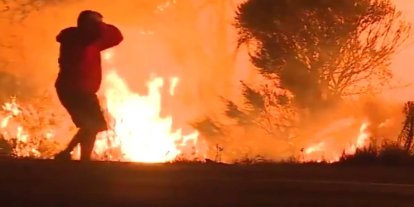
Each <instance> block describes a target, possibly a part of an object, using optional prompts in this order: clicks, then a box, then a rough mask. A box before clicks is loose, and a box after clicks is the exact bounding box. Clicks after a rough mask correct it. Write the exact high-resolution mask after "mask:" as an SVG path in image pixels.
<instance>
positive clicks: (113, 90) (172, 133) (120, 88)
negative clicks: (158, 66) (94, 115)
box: [95, 51, 203, 163]
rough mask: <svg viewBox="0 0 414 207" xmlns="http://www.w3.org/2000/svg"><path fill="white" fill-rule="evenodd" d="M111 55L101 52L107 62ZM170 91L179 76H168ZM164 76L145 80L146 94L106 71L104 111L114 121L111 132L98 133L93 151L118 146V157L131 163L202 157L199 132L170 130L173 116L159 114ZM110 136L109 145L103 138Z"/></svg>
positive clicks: (99, 151)
mask: <svg viewBox="0 0 414 207" xmlns="http://www.w3.org/2000/svg"><path fill="white" fill-rule="evenodd" d="M112 57H113V55H112V54H111V52H110V51H109V52H107V53H106V54H104V59H105V60H106V61H107V62H108V63H109V62H110V61H111V60H112ZM170 82H171V84H170V86H169V94H170V95H171V96H173V95H174V91H175V88H176V86H177V84H178V83H179V78H178V77H173V78H171V81H170ZM163 87H164V79H163V78H161V77H155V78H153V79H152V80H150V81H149V82H148V83H147V88H148V94H147V95H140V94H138V93H134V92H133V91H131V89H130V88H129V87H128V85H127V84H126V82H125V81H124V80H123V79H122V78H121V77H120V76H119V75H118V74H117V73H116V71H114V70H113V71H111V72H109V73H107V75H106V78H105V80H104V82H103V91H104V96H105V100H106V107H107V112H108V114H109V116H110V118H111V120H112V122H113V129H112V132H106V133H104V134H103V135H101V137H100V139H98V141H97V143H96V150H95V152H96V153H97V154H98V156H99V154H102V152H104V151H105V150H106V149H110V148H119V149H120V151H121V153H122V158H121V160H125V161H134V162H146V163H157V162H168V161H173V160H175V159H177V158H178V157H179V156H184V157H186V158H188V157H189V156H191V157H194V156H196V157H203V155H202V153H201V152H200V151H199V150H200V149H201V148H203V147H201V145H202V144H201V142H200V140H199V138H198V132H197V131H194V132H192V133H190V134H188V135H184V134H183V133H182V130H181V129H177V130H173V127H172V126H173V118H172V117H171V116H167V117H161V116H160V113H161V110H162V104H161V99H162V96H161V89H162V88H163ZM111 136H113V137H114V138H113V139H112V146H108V144H107V142H105V141H102V140H104V139H109V137H111Z"/></svg>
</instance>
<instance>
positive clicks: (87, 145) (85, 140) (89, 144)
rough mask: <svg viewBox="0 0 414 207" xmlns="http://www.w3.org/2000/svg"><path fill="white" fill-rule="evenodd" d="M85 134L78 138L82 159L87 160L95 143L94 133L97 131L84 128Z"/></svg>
mask: <svg viewBox="0 0 414 207" xmlns="http://www.w3.org/2000/svg"><path fill="white" fill-rule="evenodd" d="M84 131H85V136H83V137H82V139H81V140H80V146H81V156H80V159H81V160H82V161H88V160H90V159H91V154H92V151H93V148H94V145H95V140H96V135H97V134H98V131H96V130H84Z"/></svg>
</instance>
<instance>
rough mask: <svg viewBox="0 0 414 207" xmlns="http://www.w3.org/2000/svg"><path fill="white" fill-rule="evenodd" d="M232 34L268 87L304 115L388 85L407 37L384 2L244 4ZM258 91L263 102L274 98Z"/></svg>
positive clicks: (392, 8)
mask: <svg viewBox="0 0 414 207" xmlns="http://www.w3.org/2000/svg"><path fill="white" fill-rule="evenodd" d="M236 27H237V29H238V32H239V44H240V45H242V44H245V45H247V46H248V47H249V48H250V57H251V61H252V63H253V64H254V65H255V66H256V67H257V68H258V70H259V72H260V73H261V74H262V75H263V76H264V77H266V79H267V80H269V81H270V82H271V83H273V85H272V86H271V87H278V88H281V89H286V90H288V91H289V92H290V93H292V95H293V101H294V103H295V104H297V105H299V106H301V107H305V108H310V109H316V108H320V107H324V106H326V105H327V104H328V105H329V104H330V103H332V102H336V101H337V100H340V98H342V97H344V96H347V95H352V94H361V93H366V92H370V91H372V90H376V89H380V86H383V85H386V83H387V82H388V80H390V78H391V77H392V74H391V71H390V69H389V65H390V61H391V55H393V53H394V52H395V51H396V49H397V48H398V47H399V46H400V45H401V44H402V43H403V42H404V40H406V39H407V37H408V31H409V29H410V26H409V24H408V23H407V22H405V21H404V20H403V19H402V18H401V13H400V12H398V11H397V10H396V8H395V6H394V5H393V4H392V3H391V1H390V0H374V1H372V0H362V1H361V0H339V1H323V0H317V1H307V0H299V1H296V0H295V1H292V0H283V1H266V0H249V1H246V2H245V3H243V4H241V5H240V6H239V8H238V11H237V17H236ZM264 90H265V89H263V87H261V88H259V89H258V91H260V92H261V94H262V95H263V96H264V97H263V98H268V97H269V96H273V93H270V94H269V93H265V92H264Z"/></svg>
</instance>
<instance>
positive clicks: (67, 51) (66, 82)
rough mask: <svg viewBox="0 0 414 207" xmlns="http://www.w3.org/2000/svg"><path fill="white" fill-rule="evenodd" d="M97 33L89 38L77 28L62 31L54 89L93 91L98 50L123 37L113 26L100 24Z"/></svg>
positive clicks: (97, 82) (96, 82) (99, 73)
mask: <svg viewBox="0 0 414 207" xmlns="http://www.w3.org/2000/svg"><path fill="white" fill-rule="evenodd" d="M99 31H100V32H99V35H98V37H96V38H93V39H91V38H89V37H88V34H83V32H82V31H81V30H80V29H79V28H77V27H70V28H67V29H64V30H62V31H61V32H60V33H59V35H58V36H57V37H56V40H57V41H58V42H59V43H60V54H59V68H60V71H59V75H58V78H57V80H56V83H55V86H56V88H57V89H58V90H63V91H71V92H84V93H96V92H97V91H98V90H99V87H100V85H101V81H102V67H101V54H100V52H101V51H103V50H105V49H108V48H110V47H113V46H116V45H118V44H119V43H121V42H122V40H123V36H122V34H121V32H120V31H119V29H118V28H116V27H115V26H113V25H109V24H105V23H101V25H100V29H99Z"/></svg>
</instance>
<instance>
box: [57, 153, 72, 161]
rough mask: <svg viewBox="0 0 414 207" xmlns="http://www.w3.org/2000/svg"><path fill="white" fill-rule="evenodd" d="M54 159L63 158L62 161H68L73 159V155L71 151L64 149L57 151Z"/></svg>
mask: <svg viewBox="0 0 414 207" xmlns="http://www.w3.org/2000/svg"><path fill="white" fill-rule="evenodd" d="M54 159H55V160H61V161H68V160H71V155H70V153H69V152H65V151H62V152H59V153H57V154H56V155H55V157H54Z"/></svg>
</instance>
